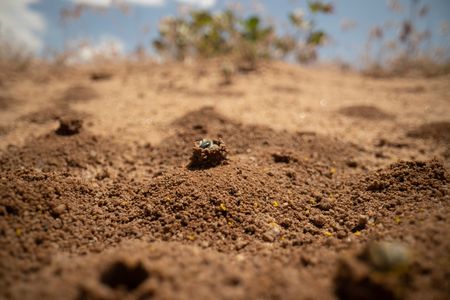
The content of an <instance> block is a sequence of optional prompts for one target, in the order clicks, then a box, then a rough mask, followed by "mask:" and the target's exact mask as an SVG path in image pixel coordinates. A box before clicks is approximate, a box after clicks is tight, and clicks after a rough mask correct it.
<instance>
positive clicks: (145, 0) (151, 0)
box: [70, 0, 216, 8]
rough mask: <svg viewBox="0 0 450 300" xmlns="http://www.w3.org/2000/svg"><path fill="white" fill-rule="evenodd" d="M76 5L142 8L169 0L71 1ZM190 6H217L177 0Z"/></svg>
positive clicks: (212, 0)
mask: <svg viewBox="0 0 450 300" xmlns="http://www.w3.org/2000/svg"><path fill="white" fill-rule="evenodd" d="M70 1H72V2H73V3H76V4H86V5H91V6H102V7H104V6H110V5H113V4H121V3H124V4H130V5H133V4H134V5H142V6H161V5H163V4H165V3H166V2H167V0H70ZM176 1H177V2H181V3H184V4H188V5H193V6H199V7H202V8H208V7H211V6H214V5H215V4H216V0H176Z"/></svg>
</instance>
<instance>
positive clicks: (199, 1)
mask: <svg viewBox="0 0 450 300" xmlns="http://www.w3.org/2000/svg"><path fill="white" fill-rule="evenodd" d="M178 2H181V3H185V4H189V5H194V6H199V7H202V8H208V7H211V6H214V5H215V4H216V0H178Z"/></svg>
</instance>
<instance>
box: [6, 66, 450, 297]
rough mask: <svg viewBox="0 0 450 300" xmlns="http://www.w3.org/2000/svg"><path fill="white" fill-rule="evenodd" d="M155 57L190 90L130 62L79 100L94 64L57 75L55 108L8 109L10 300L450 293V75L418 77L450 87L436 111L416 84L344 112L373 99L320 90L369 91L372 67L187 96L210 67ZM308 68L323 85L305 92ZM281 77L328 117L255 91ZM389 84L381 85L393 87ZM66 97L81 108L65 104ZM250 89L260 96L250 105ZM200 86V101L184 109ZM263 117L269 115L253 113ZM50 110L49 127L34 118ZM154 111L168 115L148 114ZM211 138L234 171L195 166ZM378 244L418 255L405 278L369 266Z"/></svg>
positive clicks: (16, 88)
mask: <svg viewBox="0 0 450 300" xmlns="http://www.w3.org/2000/svg"><path fill="white" fill-rule="evenodd" d="M153 67H154V68H155V72H157V73H158V72H159V73H161V74H160V75H161V76H165V77H166V78H168V80H171V81H170V82H171V87H172V88H169V87H167V88H165V89H164V91H162V90H161V89H159V88H158V87H159V84H160V83H159V82H158V80H159V79H158V78H159V77H155V78H153V79H152V80H151V81H150V82H151V83H150V84H151V85H150V86H147V85H143V86H145V88H142V86H141V85H139V84H138V82H140V80H144V81H145V80H147V79H148V76H153V75H149V74H148V72H147V71H145V70H144V71H143V70H139V69H136V70H133V69H132V70H131V71H130V70H129V69H127V70H128V71H127V73H123V71H120V70H119V71H117V72H116V73H114V76H112V75H111V77H110V78H108V79H107V80H100V81H99V80H94V81H92V86H89V87H88V88H87V90H91V92H89V94H90V97H86V95H85V94H83V93H85V91H86V90H85V91H84V92H80V94H83V95H81V96H80V98H78V97H75V96H74V97H72V96H73V95H72V96H70V97H69V98H71V99H72V100H73V99H78V100H74V101H75V102H73V101H72V100H69V99H66V98H67V97H68V96H67V95H68V94H70V93H75V94H76V92H74V89H73V86H80V85H79V84H78V83H76V84H74V83H73V81H75V82H80V81H82V82H86V80H91V77H90V76H91V75H90V74H92V70H87V71H84V70H78V71H77V72H75V71H74V72H73V73H71V74H72V75H71V76H72V77H73V78H72V77H69V78H71V79H64V78H63V79H53V81H51V83H52V84H53V85H52V86H53V88H54V95H53V96H52V95H43V97H44V96H45V97H48V98H47V105H48V109H47V108H42V107H39V106H37V105H35V104H33V102H32V101H31V100H29V101H28V102H27V101H25V102H24V103H19V104H17V105H18V106H19V107H20V105H22V109H21V110H20V109H15V108H8V109H6V108H5V109H6V110H5V111H3V112H2V114H3V115H4V117H5V120H14V121H13V122H10V123H6V122H5V123H1V124H0V125H1V126H2V127H4V128H8V131H5V133H4V134H3V137H4V142H3V143H2V144H1V146H2V149H3V152H2V154H1V156H0V175H1V177H0V197H1V198H0V241H1V244H2V247H1V248H0V298H5V299H63V298H64V299H361V298H362V299H377V297H384V298H390V299H403V298H404V299H448V295H449V294H450V284H449V281H448V278H450V260H449V259H448V253H449V251H450V239H449V237H450V226H449V225H448V224H449V223H448V221H449V217H450V202H449V201H450V198H449V191H448V189H449V178H450V177H449V176H450V175H449V172H448V167H447V166H448V163H449V161H448V156H446V155H445V153H446V151H448V148H447V147H448V136H447V133H446V131H445V130H442V128H444V129H445V128H446V127H448V121H445V120H444V121H439V112H442V111H445V110H446V111H448V110H449V107H448V104H446V102H445V101H443V100H442V97H445V95H446V94H445V93H447V94H448V92H446V91H445V90H444V86H445V85H446V84H445V80H442V82H441V81H438V80H436V81H434V82H433V81H427V80H430V79H427V80H421V81H420V84H419V83H417V84H419V86H421V87H427V88H421V89H420V93H421V95H422V96H423V94H426V93H428V92H429V91H430V90H433V88H434V89H435V90H436V91H435V94H433V95H428V96H426V97H429V99H435V100H429V102H430V103H429V104H427V105H430V106H432V107H435V108H434V109H436V112H434V111H431V112H424V114H423V115H418V114H419V111H422V110H419V109H418V110H417V111H416V110H414V109H415V108H414V107H411V106H410V105H407V106H405V108H404V107H403V105H404V102H403V100H402V99H403V98H402V97H404V94H402V93H406V94H407V97H409V96H410V94H411V93H413V92H414V93H415V92H416V91H415V90H413V88H414V86H413V87H405V86H404V85H405V84H407V83H408V81H407V80H405V81H404V82H396V83H395V85H392V86H385V88H386V90H388V91H389V93H392V90H395V93H399V94H398V95H397V96H396V97H398V98H394V100H392V101H393V104H391V105H390V107H391V109H390V110H389V114H387V113H386V114H385V113H384V112H383V111H384V110H382V109H381V108H380V110H378V109H372V108H371V109H370V111H369V110H363V111H362V112H358V111H357V110H354V109H352V113H351V115H348V114H345V113H343V114H338V115H337V116H336V115H335V114H334V113H335V112H336V111H340V112H342V110H340V109H341V108H342V107H347V108H348V107H353V108H354V107H360V106H358V105H359V104H358V103H360V100H359V97H358V99H353V100H352V99H350V100H352V101H350V100H348V99H347V100H343V102H345V103H343V104H342V105H341V107H331V108H330V109H326V110H324V109H323V107H324V103H325V102H324V101H322V102H321V104H320V105H319V106H315V104H312V103H313V101H312V100H308V99H312V98H314V93H316V91H315V90H314V91H313V90H308V87H309V86H310V85H311V82H322V81H323V80H325V83H326V85H325V86H326V87H329V88H330V89H333V87H332V86H333V83H334V84H336V83H335V81H336V80H343V81H342V82H341V84H336V86H340V87H344V88H345V86H346V85H349V86H351V87H353V88H356V87H357V86H359V85H360V82H359V81H360V80H362V79H361V78H360V77H359V76H357V75H352V74H347V75H346V76H348V77H345V76H343V75H342V74H335V73H327V72H325V71H317V70H314V71H311V72H312V75H308V74H307V73H303V71H302V70H299V69H296V68H293V67H290V66H285V65H281V66H279V65H275V66H271V67H266V68H265V69H264V72H263V73H260V74H256V75H255V74H253V75H252V74H249V75H246V76H244V77H242V78H237V79H236V78H235V79H234V82H233V83H232V84H231V85H230V86H228V87H226V88H224V87H217V86H218V83H219V82H220V80H217V81H213V83H212V84H211V85H210V86H209V89H210V90H208V89H207V88H206V87H205V86H202V85H201V84H199V85H198V86H197V87H193V88H192V89H195V88H196V89H197V90H187V89H188V88H187V87H186V86H184V84H185V80H187V79H186V78H190V77H191V76H200V75H195V74H198V70H197V69H196V68H194V67H192V70H191V69H189V68H185V66H183V67H179V66H153ZM207 72H211V71H210V70H209V71H208V70H207ZM159 73H158V74H159ZM83 76H84V77H83ZM252 76H255V77H252ZM272 76H275V77H281V76H286V78H285V79H284V81H281V82H278V81H276V80H274V79H273V77H272ZM80 78H85V80H84V81H83V80H82V79H80ZM143 78H144V79H143ZM289 78H291V79H289ZM298 78H303V79H304V81H305V82H306V83H305V84H304V85H301V86H300V87H297V86H295V85H294V84H293V82H295V80H297V79H298ZM345 78H350V79H345ZM217 79H219V78H217ZM270 79H273V82H272V84H271V85H267V84H264V86H266V87H265V91H266V92H268V93H272V94H274V93H275V94H274V96H273V97H277V96H278V92H279V93H281V94H283V95H285V96H284V97H285V98H283V97H282V98H281V99H280V100H279V101H286V105H285V106H283V107H282V108H281V109H282V110H283V112H284V113H285V114H286V115H289V114H290V113H292V112H293V111H295V110H297V112H299V113H300V112H304V111H307V112H308V113H309V114H310V115H312V116H314V117H315V118H316V119H315V121H317V124H316V125H313V126H310V127H308V126H306V125H305V126H300V125H301V122H303V121H301V120H296V121H295V120H294V119H291V120H286V121H283V119H279V117H277V116H276V115H270V112H271V110H267V108H268V107H269V106H271V105H272V106H275V107H274V109H273V112H275V111H277V109H280V108H276V106H277V105H276V104H274V102H272V100H270V99H269V100H268V99H266V98H264V97H262V98H261V99H259V101H260V106H258V107H252V106H251V103H252V101H253V98H252V97H251V96H245V95H246V93H250V94H251V93H254V92H255V90H253V88H251V87H253V86H257V85H258V84H260V83H258V82H259V81H260V80H262V81H269V80H270ZM319 79H320V80H319ZM447 79H448V78H447ZM210 80H215V78H214V77H212V79H210ZM290 80H291V81H290ZM327 80H328V81H327ZM347 80H348V81H347ZM379 80H380V79H378V81H374V82H372V81H367V82H365V83H364V84H365V85H367V86H368V87H371V88H369V90H370V91H373V90H377V89H375V87H378V86H377V85H378V84H380V83H379ZM42 84H44V83H42V82H41V81H33V80H31V81H30V82H27V83H21V82H16V83H15V82H12V83H10V85H9V87H8V88H9V90H10V91H9V92H10V93H11V94H12V95H14V97H17V98H20V99H27V97H26V93H25V92H24V89H20V87H23V86H25V87H26V88H27V89H29V90H30V94H31V91H32V90H33V89H38V88H39V87H40V86H41V85H42ZM45 84H49V83H48V82H46V83H45ZM382 84H386V85H387V84H390V81H389V82H386V83H382ZM84 85H87V83H83V86H84ZM177 85H178V88H177ZM67 86H69V89H70V90H71V92H70V93H66V92H64V91H66V90H67ZM117 86H120V87H122V88H123V89H126V90H127V91H128V92H129V93H131V92H133V91H134V89H133V87H135V86H140V87H141V88H142V89H141V88H139V89H138V90H137V92H136V91H134V92H135V93H136V94H135V96H134V98H132V101H133V102H129V101H130V98H129V97H128V96H127V95H123V98H121V97H118V98H117V99H116V98H114V97H112V96H111V95H112V94H114V93H115V92H114V91H116V87H117ZM246 86H247V87H248V88H245V87H246ZM261 88H263V87H261ZM215 89H219V91H220V93H218V94H217V95H218V96H217V97H219V98H220V97H222V98H223V99H214V101H222V102H217V103H216V102H212V101H210V100H209V97H210V96H208V95H210V94H214V91H215ZM223 89H227V90H225V91H224V90H223ZM334 89H335V90H334V93H336V95H340V93H342V91H340V90H336V88H334ZM79 91H81V90H79ZM155 91H156V92H155ZM64 93H66V94H64ZM153 93H154V94H153ZM161 93H162V95H161ZM303 93H305V96H304V99H306V100H304V101H305V102H303V101H302V102H301V103H300V104H296V102H294V100H293V99H294V98H293V97H294V94H295V95H297V96H298V95H302V94H303ZM327 93H330V95H331V93H332V92H331V91H328V92H324V94H327ZM383 93H384V92H379V94H378V95H377V96H378V97H374V99H375V98H376V99H377V101H379V99H380V98H379V97H381V96H382V95H384V94H383ZM16 94H17V95H16ZM61 94H63V95H66V96H67V97H66V96H63V97H65V99H66V100H67V101H69V102H71V101H72V102H71V103H66V104H61V101H62V98H61V96H58V95H61ZM237 94H239V95H244V96H242V97H243V99H242V101H248V102H247V103H240V102H239V103H237V101H238V100H237V99H236V98H235V97H238V98H239V97H240V96H236V95H237ZM146 95H150V96H146ZM158 95H159V96H158ZM199 95H206V96H205V97H206V98H207V99H203V98H202V97H200V96H199ZM224 95H228V96H224ZM229 95H231V96H229ZM183 96H185V97H186V98H187V99H188V100H189V101H190V99H191V98H192V102H189V103H187V104H183V103H184V102H177V101H183V100H179V99H180V97H183ZM291 96H292V98H291ZM341 96H342V95H341ZM360 96H361V95H360ZM147 97H149V99H150V100H145V99H146V98H147ZM158 97H161V98H158ZM226 97H230V98H229V99H228V98H226ZM324 97H325V96H324ZM405 97H406V96H405ZM424 97H425V96H424ZM81 98H83V99H84V100H87V98H89V99H90V100H89V101H84V100H81ZM198 98H200V99H198ZM139 99H141V100H139ZM283 99H284V100H283ZM395 99H397V100H395ZM398 99H399V100H398ZM80 101H81V102H80ZM140 101H143V102H142V106H141V104H140V103H141V102H140ZM144 101H146V102H144ZM227 101H228V102H233V101H234V103H230V104H228V103H227ZM255 101H256V100H255ZM396 101H397V102H396ZM417 101H419V100H417ZM432 101H435V102H433V103H432ZM122 102H123V103H122ZM107 103H109V105H107ZM144 103H146V104H145V105H144ZM149 103H150V104H151V105H149ZM258 103H259V102H258ZM314 103H315V102H314ZM377 103H378V102H377ZM177 104H178V105H177ZM183 105H185V106H183ZM249 105H250V106H249ZM383 105H384V104H375V103H371V104H370V105H369V106H368V107H373V108H375V107H376V106H383ZM61 107H62V108H61ZM305 107H309V108H305ZM386 107H389V106H386ZM403 108H404V109H403ZM248 109H250V110H251V111H252V112H253V113H254V114H256V115H259V116H260V118H261V119H258V121H256V122H249V120H248V118H247V117H246V116H247V110H248ZM408 109H409V110H408ZM46 112H50V113H49V114H46ZM380 113H383V116H385V117H382V118H381V117H380V116H381V115H380ZM33 114H34V115H33ZM161 114H162V115H161ZM264 114H267V118H268V119H267V120H266V119H264V118H262V116H264ZM355 114H356V115H355ZM36 115H37V116H39V118H38V119H39V120H40V121H39V122H36V121H35V120H36V119H35V118H30V116H36ZM444 115H445V114H444ZM142 116H145V118H150V119H152V120H153V121H151V122H150V123H139V122H138V120H139V118H142ZM332 116H333V117H332ZM354 116H356V117H357V118H353V117H354ZM374 116H375V117H374ZM386 116H389V117H386ZM68 117H70V118H69V119H67V118H68ZM46 118H48V120H46ZM59 118H63V120H69V121H70V120H71V121H72V123H70V122H69V123H70V124H69V125H70V126H69V127H70V128H72V127H73V126H72V125H74V124H75V123H76V124H75V125H76V126H75V127H77V126H78V124H79V123H78V120H80V124H81V121H82V128H81V129H80V130H71V134H70V135H61V134H58V130H57V129H58V126H60V125H59V124H58V122H57V121H56V120H57V119H59ZM114 118H116V119H115V121H114V122H113V121H112V120H111V119H114ZM367 118H369V119H371V120H370V122H371V123H372V125H371V126H372V127H370V128H371V129H370V130H368V129H367V128H365V127H364V126H365V124H366V123H365V122H366V119H367ZM302 119H303V118H302ZM424 119H425V120H427V121H425V122H424V121H423V120H424ZM140 120H147V119H140ZM441 120H442V119H441ZM41 121H42V122H41ZM75 121H76V122H75ZM64 122H65V121H64ZM73 122H75V123H73ZM296 122H297V123H296ZM143 124H146V125H143ZM162 124H164V125H162ZM423 124H424V125H423ZM133 126H134V127H133ZM316 126H318V127H316ZM77 128H78V127H77ZM317 128H320V129H319V130H315V129H317ZM393 128H395V129H396V131H394V130H392V129H393ZM72 129H73V128H72ZM358 130H359V131H358ZM361 131H362V132H361ZM19 136H20V137H21V138H18V137H19ZM22 137H26V138H22ZM202 138H211V139H215V140H219V139H220V140H221V141H223V142H224V143H225V144H226V149H227V159H226V163H220V164H213V165H208V167H207V168H204V167H202V168H192V167H190V165H189V164H190V159H191V156H192V151H193V145H194V144H193V143H194V141H198V140H200V139H202ZM374 241H380V242H385V241H389V242H393V243H396V244H398V245H401V247H403V249H406V250H407V251H408V253H411V255H410V256H408V257H407V259H405V261H406V262H404V263H403V264H402V268H401V270H400V271H399V270H397V269H396V270H394V269H392V270H391V269H389V268H390V267H389V266H388V267H386V268H387V271H386V272H384V271H383V272H379V271H378V270H377V269H376V268H375V267H373V266H372V265H370V263H367V262H365V261H364V260H362V259H361V257H362V255H363V254H362V253H365V252H364V251H367V250H364V249H367V247H369V245H370V243H372V242H374ZM391 254H392V253H387V254H386V255H387V257H391ZM392 257H394V259H393V261H391V262H390V263H391V264H392V265H395V263H396V259H399V258H398V256H395V253H393V254H392ZM396 257H397V258H396Z"/></svg>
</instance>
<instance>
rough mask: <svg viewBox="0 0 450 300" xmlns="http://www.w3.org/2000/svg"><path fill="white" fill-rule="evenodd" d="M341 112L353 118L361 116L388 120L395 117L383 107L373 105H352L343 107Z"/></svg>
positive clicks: (368, 118) (362, 117) (367, 118)
mask: <svg viewBox="0 0 450 300" xmlns="http://www.w3.org/2000/svg"><path fill="white" fill-rule="evenodd" d="M339 113H341V114H343V115H344V116H347V117H351V118H361V119H366V120H386V119H392V118H394V116H393V115H391V114H388V113H386V112H384V111H382V110H381V109H379V108H377V107H375V106H371V105H352V106H347V107H343V108H341V109H340V110H339Z"/></svg>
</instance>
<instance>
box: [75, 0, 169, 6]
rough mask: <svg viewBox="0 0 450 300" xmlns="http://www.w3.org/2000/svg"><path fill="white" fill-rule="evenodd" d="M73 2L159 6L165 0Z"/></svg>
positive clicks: (76, 1)
mask: <svg viewBox="0 0 450 300" xmlns="http://www.w3.org/2000/svg"><path fill="white" fill-rule="evenodd" d="M71 1H72V2H73V3H75V4H86V5H91V6H110V5H114V4H121V3H123V4H130V5H132V4H135V5H142V6H160V5H163V4H164V2H165V0H71Z"/></svg>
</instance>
